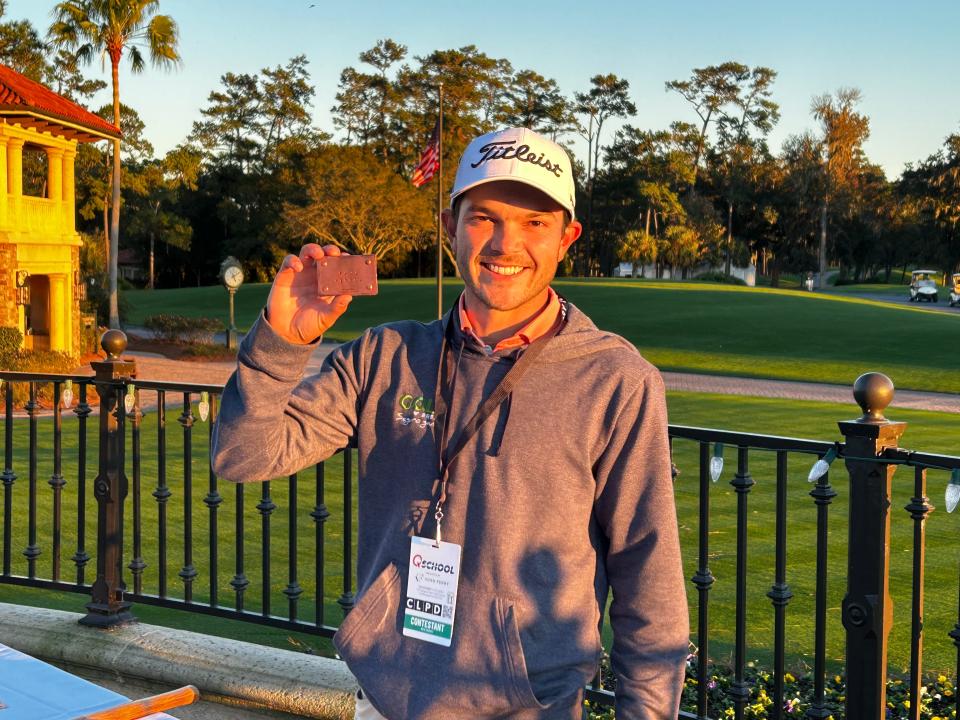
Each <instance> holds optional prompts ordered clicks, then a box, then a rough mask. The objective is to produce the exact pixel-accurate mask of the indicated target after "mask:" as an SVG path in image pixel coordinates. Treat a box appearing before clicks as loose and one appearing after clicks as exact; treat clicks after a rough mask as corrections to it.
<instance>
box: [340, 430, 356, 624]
mask: <svg viewBox="0 0 960 720" xmlns="http://www.w3.org/2000/svg"><path fill="white" fill-rule="evenodd" d="M342 455H343V593H342V594H341V595H340V597H339V598H338V599H337V604H338V605H339V606H340V608H341V609H342V610H343V616H344V617H346V616H347V613H349V612H350V611H351V610H353V469H352V467H351V460H352V457H353V456H352V454H351V452H350V448H347V449H345V450H344V451H343V454H342Z"/></svg>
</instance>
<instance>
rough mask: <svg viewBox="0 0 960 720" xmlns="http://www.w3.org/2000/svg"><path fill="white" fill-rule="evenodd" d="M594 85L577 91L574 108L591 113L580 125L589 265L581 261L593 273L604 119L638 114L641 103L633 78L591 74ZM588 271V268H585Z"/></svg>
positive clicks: (585, 249)
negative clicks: (634, 95)
mask: <svg viewBox="0 0 960 720" xmlns="http://www.w3.org/2000/svg"><path fill="white" fill-rule="evenodd" d="M590 84H591V85H593V87H592V88H590V90H589V91H588V92H585V93H582V92H578V93H575V94H574V103H575V105H574V110H575V112H576V113H577V114H578V115H583V116H586V117H587V126H586V127H583V126H582V125H581V126H580V128H579V130H580V134H581V135H583V137H584V138H585V139H586V141H587V177H586V183H585V186H586V188H587V217H586V226H585V228H584V230H585V233H584V234H585V236H586V237H585V240H584V248H583V250H584V252H583V254H582V257H584V258H585V260H586V267H583V263H581V266H582V267H581V272H583V273H584V274H589V263H590V260H591V257H592V254H591V245H592V244H593V237H592V235H593V232H592V231H593V185H594V179H595V177H596V174H597V168H598V166H599V164H600V150H601V147H602V145H601V143H600V133H601V132H602V130H603V125H604V123H605V122H606V121H607V120H608V119H610V118H616V117H620V118H624V117H632V116H634V115H636V114H637V106H636V105H634V104H633V102H632V101H631V100H630V97H629V95H628V92H629V90H630V82H629V81H627V80H625V79H621V78H618V77H617V76H616V75H614V74H613V73H610V74H609V75H594V76H593V77H592V78H590ZM584 271H585V272H584Z"/></svg>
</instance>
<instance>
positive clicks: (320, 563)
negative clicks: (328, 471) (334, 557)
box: [310, 462, 330, 627]
mask: <svg viewBox="0 0 960 720" xmlns="http://www.w3.org/2000/svg"><path fill="white" fill-rule="evenodd" d="M323 467H324V466H323V463H322V462H321V463H317V502H316V504H315V505H314V506H313V512H311V513H310V517H311V518H313V522H314V525H315V531H316V533H315V535H316V537H315V540H314V547H315V548H316V551H315V552H316V555H315V562H314V565H315V567H314V582H315V583H316V587H317V599H316V607H315V610H314V619H313V621H314V623H315V624H316V626H317V627H323V616H324V612H323V606H324V592H323V584H324V580H325V572H324V569H325V553H326V549H325V546H324V532H325V530H324V525H325V524H326V522H327V520H328V519H329V518H330V511H329V510H328V509H327V505H326V502H325V501H324V479H325V478H324V470H323Z"/></svg>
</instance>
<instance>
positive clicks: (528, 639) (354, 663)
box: [213, 304, 689, 720]
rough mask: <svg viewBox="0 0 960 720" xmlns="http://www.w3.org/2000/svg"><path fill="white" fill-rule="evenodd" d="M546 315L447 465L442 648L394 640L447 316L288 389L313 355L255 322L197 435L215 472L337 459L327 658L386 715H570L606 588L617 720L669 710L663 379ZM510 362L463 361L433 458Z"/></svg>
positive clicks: (423, 508)
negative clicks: (351, 454) (495, 403)
mask: <svg viewBox="0 0 960 720" xmlns="http://www.w3.org/2000/svg"><path fill="white" fill-rule="evenodd" d="M568 308H569V319H568V323H567V325H566V326H565V327H564V328H563V330H562V331H561V332H560V333H559V334H558V335H557V336H556V337H554V338H553V339H551V340H550V341H549V344H548V345H547V347H546V349H545V350H544V352H543V354H542V355H541V356H540V358H538V360H537V361H536V362H535V364H534V365H533V366H531V368H530V369H529V371H528V372H527V373H526V374H525V375H524V376H523V378H522V379H521V381H520V383H519V385H518V387H517V388H516V390H515V391H514V392H513V394H512V396H511V397H510V399H509V400H507V401H506V402H505V403H503V404H502V405H501V406H500V407H499V409H498V411H497V412H495V413H494V414H493V416H491V417H490V418H489V419H488V420H487V422H486V423H485V424H484V425H483V426H482V427H481V428H480V431H479V432H478V433H477V435H476V436H474V438H473V439H472V440H471V441H470V442H469V443H468V444H467V446H466V447H465V449H464V451H463V452H462V453H461V454H460V456H459V457H458V458H457V460H456V461H455V462H454V464H453V465H452V468H451V472H450V482H449V488H448V496H447V502H446V506H445V518H444V523H443V535H444V540H447V541H450V542H456V543H458V544H460V545H462V547H463V551H462V569H461V578H460V586H459V593H458V598H457V610H456V618H457V620H456V626H455V629H454V634H453V642H452V645H451V647H449V648H446V647H442V646H438V645H433V644H429V643H425V642H422V641H419V640H415V639H412V638H408V637H404V636H403V635H402V634H401V627H402V622H403V602H402V598H403V596H404V593H405V588H406V581H407V577H406V576H407V568H408V560H409V553H410V541H409V536H410V535H412V534H427V535H431V536H432V533H433V528H434V525H433V512H432V505H433V503H434V502H435V499H436V491H437V487H436V477H437V451H436V447H435V442H434V435H433V427H432V422H433V416H432V413H433V401H434V397H435V393H436V380H437V367H438V363H439V360H440V348H441V341H442V337H443V331H444V327H445V324H446V323H447V322H451V314H449V313H448V314H447V315H446V316H445V317H444V319H443V320H442V321H436V322H432V323H429V324H423V323H418V322H412V321H409V322H398V323H391V324H388V325H383V326H380V327H376V328H372V329H370V330H367V331H366V332H365V333H364V334H363V335H362V336H361V337H359V338H357V339H356V340H354V341H353V342H350V343H347V344H345V345H343V346H342V347H340V348H339V349H337V350H336V351H334V352H333V353H331V354H330V356H329V357H328V358H327V359H326V361H325V362H324V364H323V367H322V369H321V370H320V372H319V373H318V374H317V375H314V376H312V377H306V378H304V377H303V368H304V365H305V363H306V361H307V359H308V357H309V356H310V354H311V353H312V352H313V350H314V347H313V346H294V345H290V344H288V343H287V342H285V341H284V340H283V339H281V338H279V337H278V336H277V335H276V334H275V333H274V332H273V331H272V329H271V328H270V326H269V325H268V324H267V323H266V322H265V321H263V319H262V318H261V320H259V321H257V323H256V324H255V325H254V327H253V328H252V329H251V331H250V333H249V334H248V335H247V337H246V338H245V339H244V341H243V343H242V345H241V347H240V352H239V355H238V369H237V372H236V373H235V374H234V375H233V376H232V377H231V379H230V381H229V382H228V383H227V386H226V388H225V390H224V395H223V399H222V404H221V409H220V414H219V417H218V419H217V424H216V429H215V432H214V438H213V441H214V450H213V467H214V470H215V472H216V473H217V474H218V475H220V476H222V477H224V478H227V479H229V480H234V481H251V480H265V479H269V478H273V477H278V476H282V475H286V474H289V473H292V472H296V471H298V470H300V469H302V468H303V467H306V466H308V465H311V464H314V463H316V462H319V461H321V460H323V459H325V458H327V457H329V456H330V455H331V454H333V453H334V452H335V451H336V450H337V449H339V448H342V447H345V446H346V445H347V444H349V443H350V442H351V441H353V442H355V443H356V445H357V447H358V448H359V459H358V473H359V517H358V535H359V544H358V552H357V594H356V597H357V603H356V606H355V608H354V609H353V611H352V612H351V613H350V614H349V615H348V616H347V617H346V619H345V620H344V622H343V624H342V625H341V626H340V629H339V631H338V632H337V634H336V637H335V638H334V642H335V643H336V645H337V648H338V650H339V652H340V655H341V656H342V657H343V658H344V659H345V660H346V662H347V664H348V666H349V667H350V669H351V671H353V673H354V674H355V675H356V677H357V679H358V681H359V682H360V685H361V686H362V687H363V689H364V692H365V694H366V695H367V696H368V697H369V699H370V701H371V703H372V704H373V705H374V707H375V708H376V709H377V710H379V711H380V713H381V714H383V715H384V716H385V717H387V718H390V720H406V719H408V718H409V719H413V718H423V719H425V720H426V719H434V718H435V719H438V720H439V719H441V718H443V719H445V720H447V719H460V718H462V719H464V720H466V719H467V718H470V719H474V718H505V717H509V718H530V719H533V718H538V719H542V718H564V720H566V719H567V718H579V717H580V714H579V713H580V711H579V709H578V707H577V706H578V704H579V700H580V697H581V695H580V693H581V690H582V688H583V686H584V685H585V684H586V683H587V682H589V680H590V678H591V677H592V676H593V674H594V673H595V671H596V668H597V662H598V659H599V655H600V650H601V645H600V633H599V626H600V619H601V610H602V608H603V607H604V606H605V605H606V601H607V593H608V589H611V590H612V594H613V602H612V604H611V605H610V620H611V623H612V626H613V634H614V643H613V647H612V650H611V660H612V664H613V669H614V671H615V673H616V675H617V679H618V688H617V713H618V717H619V718H624V719H627V720H632V719H634V718H636V719H645V718H658V719H661V720H666V719H667V718H671V720H672V719H673V718H676V716H677V714H676V713H677V707H678V704H679V695H680V689H681V685H682V682H683V664H684V658H685V657H686V653H687V647H688V634H689V626H688V618H687V604H686V599H685V593H684V582H683V577H682V569H681V564H680V550H679V542H678V534H677V523H676V512H675V507H674V499H673V487H672V481H671V474H670V457H669V449H668V443H667V419H666V405H665V402H664V393H663V383H662V380H661V378H660V375H659V373H658V372H657V371H656V369H655V368H654V367H653V366H652V365H650V364H649V363H647V362H646V361H645V360H644V359H643V358H642V357H641V356H640V355H639V353H638V352H637V351H636V349H635V348H634V347H633V346H632V345H630V344H629V343H627V342H626V341H625V340H623V339H622V338H620V337H618V336H616V335H613V334H610V333H605V332H602V331H600V330H598V329H597V328H596V327H595V326H594V325H593V323H591V322H590V320H589V318H587V317H586V316H585V315H584V314H583V313H581V312H580V311H578V310H577V308H575V307H574V306H573V305H570V304H568ZM453 322H456V320H453ZM456 337H457V342H458V343H460V342H462V335H460V334H459V332H457V334H456ZM515 358H516V354H496V353H495V354H493V355H486V354H484V353H483V352H482V351H481V350H480V349H479V348H476V347H475V344H474V343H471V342H467V343H466V345H464V350H463V353H462V356H461V361H460V367H459V371H458V377H457V382H456V385H455V390H454V394H453V398H452V402H451V404H450V409H449V412H450V427H451V428H452V431H451V436H452V437H451V443H453V442H454V441H455V438H456V433H457V431H458V429H459V428H460V427H462V425H463V424H464V423H465V422H466V420H467V419H469V417H470V416H471V415H472V414H473V412H474V411H475V410H476V408H477V406H478V405H479V404H480V403H481V402H482V400H483V398H485V397H486V396H487V395H489V394H490V393H491V392H492V390H493V388H495V387H496V386H497V384H498V383H499V382H500V379H501V378H502V377H503V376H504V375H505V374H506V372H507V371H508V370H509V368H510V367H511V366H512V364H513V362H514V360H515Z"/></svg>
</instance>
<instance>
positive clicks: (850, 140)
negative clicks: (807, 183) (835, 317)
mask: <svg viewBox="0 0 960 720" xmlns="http://www.w3.org/2000/svg"><path fill="white" fill-rule="evenodd" d="M860 98H861V95H860V91H859V90H857V89H856V88H840V89H839V90H837V93H836V96H833V95H830V94H829V93H827V94H825V95H820V96H818V97H815V98H814V99H813V102H812V103H811V106H810V111H811V112H812V113H813V116H814V117H815V118H816V119H817V120H819V121H820V125H821V127H822V129H823V139H822V146H823V153H824V158H823V174H824V188H823V204H822V206H821V210H820V256H819V257H820V259H819V263H818V265H819V269H820V278H819V281H820V286H821V287H822V286H823V284H824V274H825V273H826V271H827V218H828V216H829V213H830V205H831V203H833V202H835V201H837V200H839V199H843V196H844V194H845V193H848V192H849V191H850V190H851V189H852V188H851V186H852V182H853V179H854V177H855V176H856V173H857V171H858V170H859V168H860V167H861V165H862V164H863V143H864V142H865V141H866V139H867V138H868V137H869V136H870V120H869V118H867V116H866V115H861V114H860V113H858V112H857V111H856V106H857V103H859V102H860Z"/></svg>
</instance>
